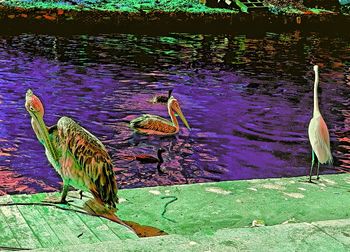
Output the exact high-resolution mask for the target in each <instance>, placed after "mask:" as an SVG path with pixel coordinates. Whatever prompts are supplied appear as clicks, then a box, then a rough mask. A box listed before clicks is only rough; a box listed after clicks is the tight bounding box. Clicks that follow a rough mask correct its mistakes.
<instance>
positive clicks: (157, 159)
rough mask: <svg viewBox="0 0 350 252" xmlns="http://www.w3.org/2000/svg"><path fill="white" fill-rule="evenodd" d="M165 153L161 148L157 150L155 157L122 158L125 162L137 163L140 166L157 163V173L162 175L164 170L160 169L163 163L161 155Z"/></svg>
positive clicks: (144, 155) (145, 155) (142, 155)
mask: <svg viewBox="0 0 350 252" xmlns="http://www.w3.org/2000/svg"><path fill="white" fill-rule="evenodd" d="M164 152H165V150H164V149H163V148H159V149H158V151H157V157H154V156H152V155H148V154H140V155H136V156H125V157H123V158H124V159H126V160H130V161H134V160H136V161H139V162H140V163H141V164H155V163H157V170H158V172H159V173H164V170H163V169H162V168H161V167H160V166H161V165H162V163H163V162H164V160H163V157H162V154H163V153H164Z"/></svg>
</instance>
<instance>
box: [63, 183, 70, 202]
mask: <svg viewBox="0 0 350 252" xmlns="http://www.w3.org/2000/svg"><path fill="white" fill-rule="evenodd" d="M68 188H69V185H68V184H67V183H63V189H62V195H61V204H67V203H68V201H67V200H66V198H67V194H68Z"/></svg>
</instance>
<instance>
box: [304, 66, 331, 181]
mask: <svg viewBox="0 0 350 252" xmlns="http://www.w3.org/2000/svg"><path fill="white" fill-rule="evenodd" d="M314 71H315V83H314V111H313V117H312V119H311V121H310V124H309V130H308V133H309V140H310V144H311V147H312V163H311V168H310V177H309V182H311V177H312V171H313V166H314V163H315V154H316V157H317V160H318V164H317V174H316V175H317V179H319V170H320V164H327V163H328V164H332V162H333V158H332V153H331V148H330V141H329V133H328V128H327V125H326V123H325V121H324V120H323V118H322V115H321V112H320V109H319V107H318V97H317V88H318V82H319V77H318V66H317V65H315V66H314Z"/></svg>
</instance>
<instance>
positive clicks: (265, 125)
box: [0, 31, 350, 194]
mask: <svg viewBox="0 0 350 252" xmlns="http://www.w3.org/2000/svg"><path fill="white" fill-rule="evenodd" d="M315 63H317V64H319V65H320V87H321V89H322V92H320V94H319V96H320V108H321V112H322V114H323V117H324V119H325V121H326V123H327V124H328V128H329V130H330V135H331V145H332V153H333V155H334V158H335V164H334V166H333V167H330V168H327V167H324V168H322V170H321V172H322V173H332V172H336V171H339V169H341V170H345V171H346V170H347V169H350V154H349V149H350V139H349V135H350V134H349V132H350V109H349V104H350V101H349V97H350V96H349V95H350V47H349V37H337V36H332V37H328V36H326V35H320V34H316V33H307V34H306V33H305V34H304V33H300V32H298V31H297V32H293V33H283V34H275V33H266V34H265V35H264V36H261V37H249V36H246V35H200V34H178V33H174V34H168V35H166V36H163V35H162V36H156V35H152V36H148V35H131V34H112V35H100V36H89V35H81V36H78V35H74V36H73V35H71V36H66V37H63V36H49V35H33V34H21V35H13V36H10V35H7V36H0V194H4V193H25V192H26V193H28V192H29V193H31V192H38V191H51V190H57V189H59V188H60V183H61V179H60V178H59V176H58V175H56V172H55V171H54V170H53V168H52V167H51V166H50V165H49V163H48V161H47V160H46V157H45V154H44V149H43V146H42V145H40V144H39V142H38V141H37V139H36V137H35V134H34V132H33V130H32V128H31V125H30V117H29V115H28V113H27V112H26V110H25V108H24V99H25V92H26V90H27V89H28V88H31V89H32V90H33V92H34V93H35V94H37V95H38V96H39V97H40V98H41V100H42V101H43V103H44V106H45V117H44V120H45V122H46V124H47V125H48V126H51V125H53V124H55V123H56V122H57V120H58V119H59V118H60V117H61V116H63V115H65V116H69V117H72V118H73V119H74V120H76V121H77V122H79V123H80V124H81V125H82V126H84V127H85V128H86V129H88V130H89V131H90V132H92V133H93V134H94V135H95V136H97V137H98V138H99V139H101V140H102V142H103V143H104V144H105V145H106V147H107V149H108V151H109V153H110V155H111V156H112V159H113V163H114V166H115V171H116V175H117V181H118V183H119V187H122V188H127V187H129V188H130V187H142V186H151V185H167V184H184V183H195V182H204V181H220V180H238V179H252V178H269V177H286V176H299V175H306V174H307V173H308V170H309V167H310V159H311V148H310V145H309V142H308V136H307V127H308V123H309V120H310V118H311V116H312V107H313V93H312V90H313V78H314V75H313V69H312V65H313V64H315ZM170 88H173V89H174V96H175V97H176V98H177V99H178V100H179V101H180V103H181V107H182V111H183V113H184V115H185V116H186V118H187V120H188V122H189V124H190V126H191V127H192V131H188V130H187V129H185V128H184V126H183V124H181V127H182V129H181V131H180V133H179V134H178V135H177V136H176V137H168V138H160V137H157V136H137V135H133V134H132V131H131V130H130V129H129V127H128V121H130V120H131V119H132V118H135V117H136V116H138V115H141V114H143V113H151V114H156V115H160V116H164V117H166V118H168V115H167V110H166V107H165V106H164V105H161V104H152V103H150V102H149V100H150V99H151V98H152V97H153V96H154V95H156V94H164V95H165V94H166V92H167V90H168V89H170ZM159 147H163V148H165V149H166V153H164V159H165V163H164V164H163V167H164V168H165V169H166V170H167V173H166V174H165V175H160V174H158V173H157V171H156V165H154V164H146V165H143V164H139V163H137V162H129V161H126V160H124V159H122V158H121V157H123V156H125V155H137V154H141V153H147V154H155V152H156V150H157V149H158V148H159Z"/></svg>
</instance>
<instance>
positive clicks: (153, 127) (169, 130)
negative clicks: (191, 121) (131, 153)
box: [130, 96, 190, 136]
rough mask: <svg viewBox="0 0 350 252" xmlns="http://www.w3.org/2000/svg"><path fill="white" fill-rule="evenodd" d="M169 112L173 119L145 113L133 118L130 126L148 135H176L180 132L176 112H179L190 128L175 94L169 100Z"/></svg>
mask: <svg viewBox="0 0 350 252" xmlns="http://www.w3.org/2000/svg"><path fill="white" fill-rule="evenodd" d="M168 113H169V115H170V117H171V121H169V120H166V119H164V118H162V117H160V116H156V115H149V114H145V115H142V116H140V117H137V118H135V119H134V120H132V121H131V122H130V127H131V128H133V129H134V130H135V131H136V132H138V133H143V134H148V135H163V136H170V135H174V134H176V133H178V132H179V129H180V127H179V122H178V121H177V119H176V116H175V113H177V114H178V115H179V116H180V118H181V120H182V121H183V123H184V124H185V125H186V127H187V128H188V129H190V126H189V125H188V123H187V120H186V118H185V117H184V115H183V114H182V111H181V108H180V105H179V102H178V101H177V100H176V99H175V98H174V97H173V96H171V97H170V98H169V100H168Z"/></svg>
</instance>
